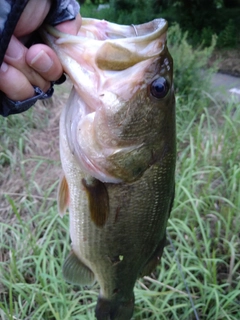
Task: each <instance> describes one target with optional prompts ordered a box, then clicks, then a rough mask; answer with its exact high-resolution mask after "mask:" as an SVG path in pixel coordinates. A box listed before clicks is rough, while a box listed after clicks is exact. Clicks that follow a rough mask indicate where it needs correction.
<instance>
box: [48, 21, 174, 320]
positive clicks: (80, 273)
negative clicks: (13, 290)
mask: <svg viewBox="0 0 240 320" xmlns="http://www.w3.org/2000/svg"><path fill="white" fill-rule="evenodd" d="M167 28H168V25H167V22H166V21H165V20H164V19H155V20H153V21H150V22H146V23H144V24H140V25H118V24H115V23H111V22H108V21H106V20H97V19H91V18H83V20H82V26H81V28H80V30H79V32H78V34H77V35H76V36H72V35H68V34H64V33H61V32H59V31H57V30H56V29H54V28H53V27H50V26H45V27H44V31H43V38H44V39H45V40H44V41H45V42H46V43H47V44H49V46H51V48H53V49H54V50H55V52H56V53H57V55H58V57H59V59H60V61H61V64H62V66H63V69H64V72H65V73H66V74H67V75H68V76H69V78H70V80H71V81H72V83H73V88H72V91H71V93H70V96H69V99H68V102H67V104H66V106H65V107H64V108H63V111H62V114H61V117H60V125H59V127H60V129H59V130H60V131H59V132H60V156H61V163H62V168H63V172H64V175H63V178H62V179H61V182H60V186H59V190H58V209H59V213H60V215H61V216H63V215H64V214H65V213H66V211H67V210H68V212H69V223H70V237H71V252H70V254H69V255H68V256H67V258H66V260H65V262H64V264H63V276H64V278H65V279H66V280H67V281H68V282H69V283H72V284H77V285H80V286H91V285H93V284H94V283H95V282H96V281H97V282H98V284H99V287H100V292H99V297H98V300H97V305H96V309H95V316H96V319H97V320H128V319H131V317H132V316H133V313H134V303H135V301H134V300H135V299H134V286H135V283H136V280H137V279H138V278H140V277H143V276H144V275H147V274H150V273H151V272H153V270H154V269H155V268H156V266H157V265H158V263H159V261H160V258H161V256H162V253H163V249H164V246H165V241H166V227H167V222H168V218H169V215H170V212H171V209H172V206H173V201H174V190H175V183H174V181H175V166H176V124H175V97H174V86H173V60H172V57H171V55H170V53H169V51H168V47H167Z"/></svg>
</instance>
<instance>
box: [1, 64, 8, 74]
mask: <svg viewBox="0 0 240 320" xmlns="http://www.w3.org/2000/svg"><path fill="white" fill-rule="evenodd" d="M0 69H1V71H3V72H6V71H7V69H8V65H7V64H6V63H5V62H3V63H2V65H1V68H0Z"/></svg>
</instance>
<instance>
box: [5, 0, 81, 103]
mask: <svg viewBox="0 0 240 320" xmlns="http://www.w3.org/2000/svg"><path fill="white" fill-rule="evenodd" d="M50 7H51V1H50V0H41V1H39V0H30V1H29V2H28V4H27V6H26V7H25V9H24V11H23V13H22V15H21V17H20V19H19V21H18V24H17V26H16V28H15V31H14V35H13V36H12V38H11V41H10V43H9V46H8V49H7V51H6V54H5V56H4V62H3V64H2V66H1V68H0V91H2V92H4V93H5V94H6V96H7V97H8V98H10V99H12V100H15V101H17V100H19V101H22V100H25V99H28V98H30V97H32V96H34V89H33V85H34V86H37V87H39V88H40V89H42V90H43V91H44V92H46V91H47V90H48V89H49V88H50V85H51V84H50V82H51V81H56V80H57V79H59V78H60V76H61V75H62V73H63V69H62V66H61V63H60V61H59V59H58V57H57V55H56V53H55V52H54V51H53V50H52V49H51V48H50V47H48V46H47V45H45V44H35V45H32V46H31V47H30V48H29V49H28V48H26V47H25V46H24V41H25V40H26V38H27V37H29V35H31V33H32V32H33V31H34V30H36V29H38V27H39V26H40V25H41V24H42V23H43V21H44V19H45V18H46V16H47V14H48V12H49V10H50ZM80 26H81V16H80V14H78V15H77V17H76V19H75V20H71V21H66V22H63V23H61V24H59V25H57V26H56V28H57V29H58V30H60V31H62V32H66V33H69V34H73V35H75V34H77V32H78V30H79V28H80Z"/></svg>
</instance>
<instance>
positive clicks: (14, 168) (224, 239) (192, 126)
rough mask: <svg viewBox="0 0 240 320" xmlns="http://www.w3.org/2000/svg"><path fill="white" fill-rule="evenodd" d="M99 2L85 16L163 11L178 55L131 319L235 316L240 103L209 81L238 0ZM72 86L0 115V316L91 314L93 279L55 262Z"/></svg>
mask: <svg viewBox="0 0 240 320" xmlns="http://www.w3.org/2000/svg"><path fill="white" fill-rule="evenodd" d="M100 3H101V4H104V1H87V0H86V1H85V3H84V4H83V5H82V9H81V13H82V15H83V16H85V17H86V16H92V17H98V18H105V19H107V20H110V21H116V22H118V23H130V24H131V23H134V24H137V23H141V22H145V21H148V20H151V19H153V18H155V17H159V16H161V17H165V18H167V20H168V21H169V24H170V28H169V32H168V46H169V49H170V51H171V54H172V55H173V57H174V66H175V73H174V79H175V88H176V103H177V105H176V107H177V140H178V141H177V149H178V159H177V170H176V198H175V203H174V208H173V211H172V213H171V218H170V220H169V224H168V243H167V246H166V248H165V250H164V254H163V257H162V260H161V262H160V264H159V266H158V268H157V269H156V271H155V272H154V273H153V274H151V275H150V276H149V277H145V278H144V279H140V280H139V281H138V282H137V283H136V286H135V296H136V306H135V313H134V319H135V320H143V319H150V320H158V319H159V320H161V319H168V320H169V319H173V320H186V319H188V320H194V319H201V320H202V319H204V320H205V319H206V320H220V319H223V320H239V319H240V183H239V182H240V165H239V163H240V152H239V150H240V139H239V132H240V106H239V100H238V99H235V98H234V97H233V96H228V97H226V98H225V99H222V96H220V95H219V92H215V91H214V89H213V88H212V87H211V75H212V73H213V72H215V71H216V69H217V68H219V67H218V66H217V65H215V63H212V60H211V59H213V58H212V56H213V54H215V57H216V52H217V54H218V53H219V52H220V53H221V56H223V57H224V59H225V56H224V54H225V55H226V54H227V53H226V52H230V51H231V52H232V50H233V52H239V51H238V46H239V31H238V30H239V25H240V23H239V17H240V14H239V1H237V0H236V1H233V0H232V1H221V0H219V1H218V0H215V1H213V0H208V1H204V0H203V1H200V0H199V1H197V0H196V1H191V0H188V1H187V0H185V1H164V0H163V1H156V0H155V1H153V0H148V1H141V0H132V1H129V0H128V1H124V0H122V1H120V0H112V1H110V8H105V9H102V10H97V8H98V5H99V4H100ZM219 39H220V40H219ZM223 39H224V40H223ZM234 50H235V51H234ZM219 56H220V55H219ZM234 57H235V55H234ZM236 57H237V58H238V56H236ZM237 58H236V59H237ZM209 60H210V61H211V63H210V64H209ZM213 60H214V62H215V60H216V59H215V58H214V59H213ZM220 65H221V66H224V64H223V63H221V62H220ZM231 70H232V69H231V67H229V68H228V71H229V72H231ZM70 88H71V84H70V83H69V82H66V83H65V84H64V85H61V86H60V87H56V89H55V95H54V98H53V99H51V100H49V101H48V102H47V101H44V103H37V104H36V105H35V106H34V107H33V108H31V110H29V111H27V112H26V113H24V114H21V115H17V116H10V117H9V118H1V119H0V196H1V198H0V319H1V320H8V319H11V320H13V319H18V320H28V319H29V320H30V319H31V320H39V319H41V320H55V319H56V320H60V319H61V320H86V319H89V320H91V319H94V307H95V304H96V299H97V295H98V290H99V288H98V286H97V284H96V285H95V286H94V287H92V288H79V287H77V286H72V285H69V284H67V283H66V282H65V281H64V280H63V277H62V270H61V268H62V264H63V261H64V258H65V257H66V255H67V254H68V252H69V250H70V240H69V232H68V217H67V216H65V217H64V218H63V219H61V218H60V217H59V216H58V214H57V204H56V190H57V184H58V181H59V177H60V176H61V164H60V161H59V155H58V121H59V115H60V112H61V108H62V106H63V105H64V104H65V102H66V100H67V98H68V95H69V91H70Z"/></svg>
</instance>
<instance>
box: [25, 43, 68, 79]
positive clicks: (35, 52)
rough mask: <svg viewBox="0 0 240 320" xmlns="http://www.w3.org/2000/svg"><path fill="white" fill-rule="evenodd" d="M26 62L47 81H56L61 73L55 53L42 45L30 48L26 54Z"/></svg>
mask: <svg viewBox="0 0 240 320" xmlns="http://www.w3.org/2000/svg"><path fill="white" fill-rule="evenodd" d="M26 62H27V63H28V65H29V66H30V67H31V68H32V69H34V70H35V71H37V72H38V73H39V74H40V75H41V77H42V78H43V79H45V80H47V81H55V80H58V79H59V78H60V77H61V75H62V73H63V69H62V65H61V63H60V61H59V59H58V57H57V55H56V53H55V52H54V51H53V50H52V49H51V48H49V47H48V46H47V45H44V44H36V45H33V46H32V47H30V48H29V50H28V51H27V53H26Z"/></svg>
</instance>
